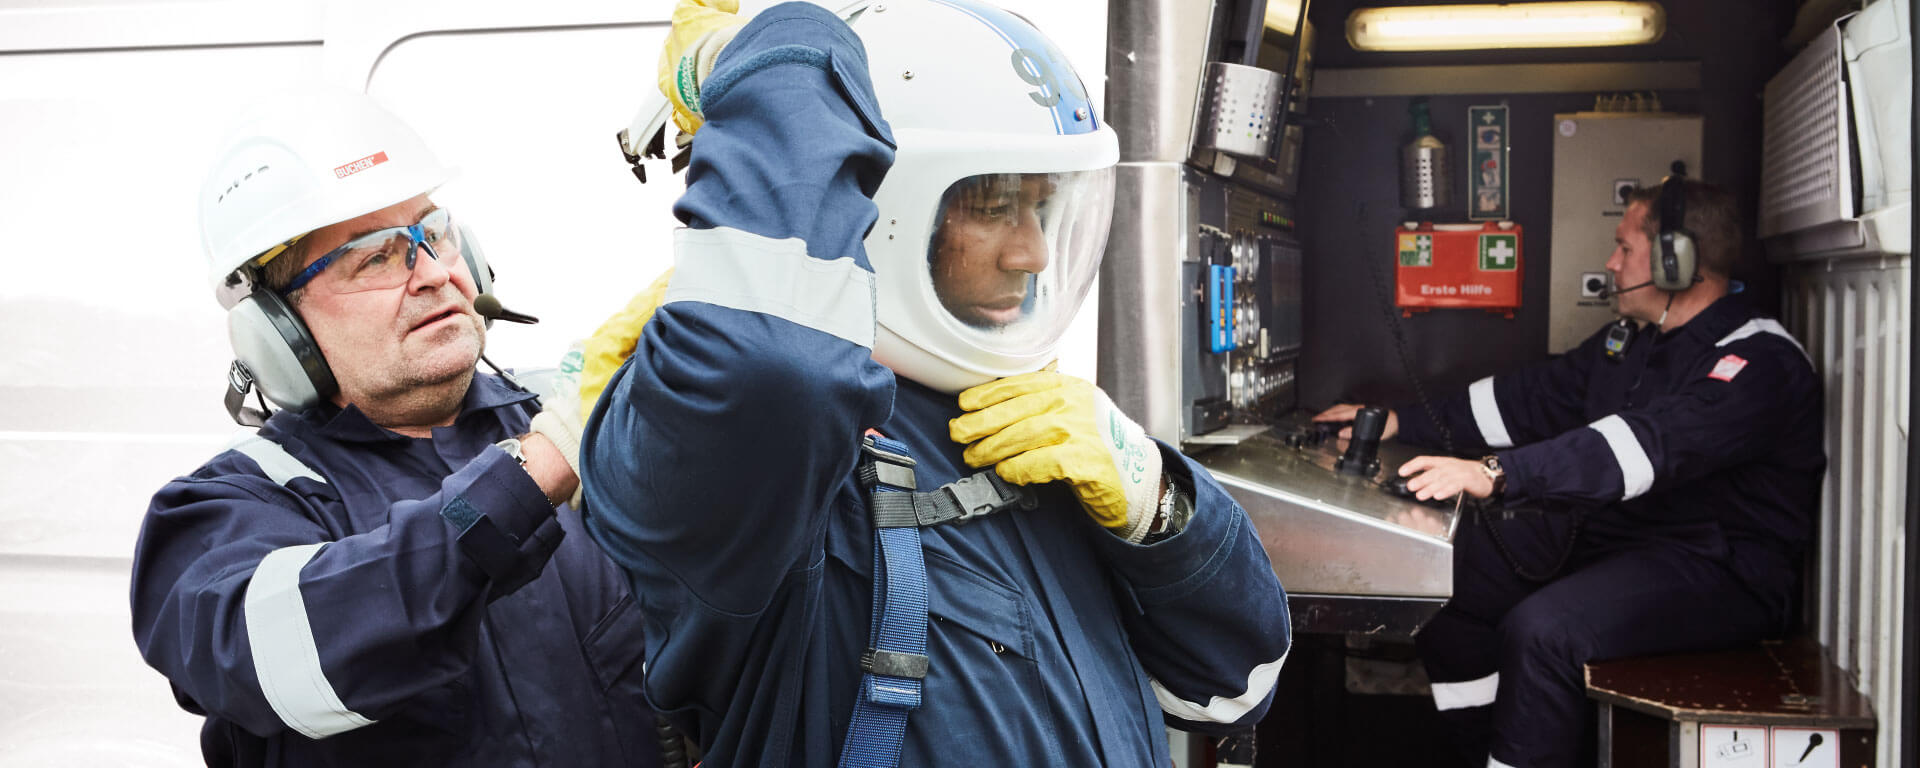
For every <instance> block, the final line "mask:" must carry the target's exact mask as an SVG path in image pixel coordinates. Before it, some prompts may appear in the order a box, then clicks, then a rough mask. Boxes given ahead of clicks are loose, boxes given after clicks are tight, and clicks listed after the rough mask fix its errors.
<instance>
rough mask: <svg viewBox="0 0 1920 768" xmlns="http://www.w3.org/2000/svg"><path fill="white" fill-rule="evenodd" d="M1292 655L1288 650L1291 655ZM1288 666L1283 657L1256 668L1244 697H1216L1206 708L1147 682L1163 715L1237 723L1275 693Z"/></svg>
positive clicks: (1197, 720) (1155, 683)
mask: <svg viewBox="0 0 1920 768" xmlns="http://www.w3.org/2000/svg"><path fill="white" fill-rule="evenodd" d="M1291 652H1292V651H1291V649H1289V651H1288V653H1291ZM1286 663H1287V654H1286V653H1282V654H1280V658H1277V659H1274V660H1273V661H1269V662H1267V663H1265V664H1261V665H1260V666H1257V667H1254V668H1253V671H1252V672H1250V673H1248V674H1247V690H1246V692H1245V693H1242V694H1240V695H1238V696H1235V697H1233V698H1227V697H1225V696H1215V697H1213V698H1211V699H1208V700H1207V703H1206V704H1198V703H1195V702H1191V701H1187V700H1186V699H1182V698H1180V697H1179V696H1175V695H1174V694H1173V692H1172V691H1169V690H1167V689H1166V687H1165V686H1163V685H1161V684H1160V681H1158V680H1155V679H1153V678H1152V677H1148V678H1147V682H1148V683H1151V684H1152V685H1153V697H1154V698H1155V699H1157V700H1159V702H1160V711H1162V712H1165V713H1167V714H1169V715H1173V716H1174V717H1178V718H1180V719H1182V720H1192V721H1194V722H1197V723H1237V722H1239V721H1240V718H1242V717H1246V716H1247V713H1248V712H1252V711H1253V708H1254V707H1256V706H1259V704H1260V702H1262V701H1265V700H1266V698H1267V694H1268V693H1271V692H1272V691H1273V685H1274V683H1275V682H1278V681H1279V679H1280V667H1282V666H1283V665H1285V664H1286Z"/></svg>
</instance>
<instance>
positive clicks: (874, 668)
mask: <svg viewBox="0 0 1920 768" xmlns="http://www.w3.org/2000/svg"><path fill="white" fill-rule="evenodd" d="M930 665H931V662H930V661H929V660H928V659H927V657H926V656H925V655H924V654H918V653H900V652H899V651H882V650H879V649H877V648H868V649H867V652H866V653H863V654H860V668H861V669H863V670H866V671H868V672H872V673H874V674H876V675H885V676H887V677H902V678H911V679H914V680H923V679H925V678H926V676H927V668H928V667H929V666H930Z"/></svg>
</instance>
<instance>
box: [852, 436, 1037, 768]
mask: <svg viewBox="0 0 1920 768" xmlns="http://www.w3.org/2000/svg"><path fill="white" fill-rule="evenodd" d="M860 451H861V455H860V467H859V470H858V471H859V476H860V483H861V485H862V486H863V487H864V488H866V489H867V510H868V514H869V515H870V516H871V518H872V522H873V562H874V568H873V619H872V621H871V622H869V624H868V626H867V650H866V652H865V653H862V654H861V656H860V669H861V675H860V691H859V693H858V694H857V695H856V696H855V697H854V704H853V718H852V720H851V721H849V722H848V724H847V740H846V743H845V746H844V747H843V748H842V749H841V750H840V765H841V766H842V768H894V766H897V765H899V764H900V745H901V742H903V741H904V740H905V739H906V735H907V713H909V712H912V711H913V710H914V709H916V708H918V707H919V706H920V691H921V686H922V685H923V684H924V683H925V681H926V677H927V671H928V669H929V668H931V662H930V660H929V659H928V658H927V594H928V592H927V566H926V560H925V559H924V558H923V556H922V554H921V551H920V528H921V527H922V526H928V525H939V524H942V523H965V522H967V521H969V520H972V519H973V518H976V517H980V516H982V515H989V514H993V513H995V512H1000V511H1002V510H1006V509H1011V508H1014V507H1020V508H1023V509H1033V508H1034V507H1035V506H1037V504H1038V499H1037V498H1036V497H1035V496H1034V495H1033V492H1032V491H1029V490H1028V489H1026V488H1022V487H1019V486H1016V485H1010V484H1008V483H1007V482H1006V481H1004V480H1001V479H1000V477H999V476H998V475H996V474H994V472H993V471H992V470H990V469H989V470H986V471H983V472H981V473H978V474H975V475H971V476H969V477H965V478H962V479H960V480H956V481H954V482H951V483H948V484H946V485H943V486H941V487H940V488H938V489H936V490H934V491H931V492H927V493H918V492H916V491H915V488H916V487H917V486H916V485H915V484H914V477H913V466H914V462H913V458H912V457H911V456H910V455H909V454H908V452H907V446H906V445H904V444H902V443H900V442H898V441H895V440H891V439H888V438H886V437H883V436H880V435H875V434H870V435H868V436H867V437H866V438H865V439H864V440H863V441H862V442H861V446H860Z"/></svg>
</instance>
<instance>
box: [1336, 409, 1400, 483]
mask: <svg viewBox="0 0 1920 768" xmlns="http://www.w3.org/2000/svg"><path fill="white" fill-rule="evenodd" d="M1386 431H1387V409H1385V408H1381V407H1379V406H1368V407H1366V408H1362V409H1360V412H1359V413H1356V414H1354V416H1353V439H1351V440H1349V441H1348V442H1347V452H1346V453H1344V454H1341V456H1340V460H1339V461H1336V462H1334V464H1333V468H1334V469H1335V470H1338V471H1339V472H1340V474H1343V475H1365V476H1368V477H1371V476H1372V475H1373V474H1374V473H1376V472H1379V471H1380V457H1379V452H1380V436H1381V435H1382V434H1385V433H1386Z"/></svg>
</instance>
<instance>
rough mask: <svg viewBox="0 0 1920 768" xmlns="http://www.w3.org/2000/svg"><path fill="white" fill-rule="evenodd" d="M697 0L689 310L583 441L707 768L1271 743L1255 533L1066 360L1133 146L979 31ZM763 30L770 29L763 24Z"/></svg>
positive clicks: (1283, 628) (1062, 760) (601, 509)
mask: <svg viewBox="0 0 1920 768" xmlns="http://www.w3.org/2000/svg"><path fill="white" fill-rule="evenodd" d="M735 10H736V7H735V6H734V4H733V3H732V2H729V1H728V0H718V1H716V2H699V1H697V0H685V1H684V2H682V3H681V5H680V6H679V8H678V9H677V10H676V12H675V25H674V30H673V32H672V34H671V35H670V37H669V42H668V49H667V51H666V53H665V54H664V56H663V64H664V66H663V70H662V77H661V80H662V85H663V87H664V90H665V91H666V93H667V94H668V95H669V97H670V98H671V99H672V100H673V101H674V103H675V105H676V110H677V112H676V114H675V119H676V122H677V123H678V124H679V125H680V126H681V129H682V131H683V132H688V133H693V132H696V131H697V134H696V136H695V138H694V139H693V142H692V149H691V161H690V165H689V166H688V168H687V176H686V183H687V191H686V194H685V196H683V197H682V198H681V199H680V200H679V202H678V203H677V204H676V206H675V213H676V214H677V215H678V217H679V218H680V220H681V221H682V222H684V223H685V224H686V225H687V228H686V229H683V230H680V231H679V232H678V233H676V236H675V245H676V262H675V268H674V276H673V278H672V282H671V284H670V285H669V287H668V289H667V292H666V297H665V303H664V304H662V305H661V307H660V308H659V311H658V312H657V313H656V314H655V315H654V317H653V320H652V321H651V322H650V323H649V324H648V325H647V326H646V327H645V330H644V332H643V334H642V336H641V338H640V341H639V345H638V348H637V349H636V350H635V351H634V353H633V356H632V358H631V360H630V361H629V362H628V364H627V365H626V367H625V368H623V369H622V370H621V371H620V372H619V374H618V375H616V376H615V377H614V378H613V380H612V381H611V382H610V383H609V385H608V386H607V389H606V395H605V396H603V397H601V398H599V399H598V405H597V406H596V408H595V410H594V412H593V415H592V417H591V418H590V419H589V421H588V424H587V432H586V434H585V438H584V440H583V442H582V454H581V467H582V477H583V480H584V482H585V487H586V510H587V526H588V530H589V531H590V532H591V533H592V534H593V535H594V537H595V539H596V540H597V541H599V542H600V544H601V545H602V546H603V547H604V548H605V549H606V550H607V552H608V553H609V554H610V555H611V556H612V557H613V559H614V560H615V562H618V563H619V564H621V565H622V566H623V567H625V568H626V569H627V570H628V572H629V574H630V575H631V576H632V579H633V584H634V589H635V595H636V596H637V597H638V599H639V600H640V602H641V605H642V609H643V610H642V613H643V614H644V615H645V616H646V617H647V621H648V631H647V633H646V634H647V639H646V642H647V645H648V648H647V663H648V679H647V682H646V683H645V685H646V689H647V694H648V699H649V701H650V702H651V703H652V704H653V706H654V708H655V709H656V710H657V711H659V712H661V713H663V715H664V716H665V717H667V718H669V719H670V720H672V721H674V722H675V724H676V725H678V726H680V727H681V729H682V730H683V731H685V732H687V733H689V734H690V735H691V736H693V738H694V739H695V740H696V741H698V742H700V745H701V746H702V748H703V749H705V750H706V751H705V765H708V766H760V765H766V766H829V765H834V764H840V765H860V766H883V765H910V766H930V765H955V766H958V765H967V766H974V765H995V766H1043V765H1044V766H1096V765H1107V766H1158V765H1165V764H1166V761H1167V759H1168V749H1167V739H1166V735H1165V730H1164V724H1172V725H1174V726H1176V727H1180V728H1184V729H1188V730H1198V731H1213V732H1220V731H1227V730H1234V729H1243V728H1247V727H1250V726H1251V725H1252V724H1253V723H1254V722H1256V721H1258V720H1259V719H1260V718H1261V716H1262V715H1263V714H1264V713H1265V712H1266V709H1267V706H1268V704H1269V702H1270V701H1271V699H1272V695H1273V689H1274V683H1275V679H1276V677H1277V676H1278V674H1279V671H1280V667H1281V664H1282V662H1283V661H1284V659H1285V656H1286V652H1287V649H1288V647H1289V641H1290V638H1289V627H1288V623H1287V611H1286V596H1285V593H1284V592H1283V591H1282V590H1281V587H1280V584H1279V582H1278V581H1277V580H1276V579H1275V577H1274V574H1273V570H1272V565H1271V563H1270V562H1269V561H1268V560H1267V557H1266V554H1265V552H1264V551H1263V550H1262V548H1261V547H1260V543H1259V541H1258V539H1257V536H1256V534H1255V532H1254V530H1253V526H1252V525H1251V523H1250V522H1249V521H1248V519H1247V516H1246V513H1245V512H1244V511H1243V510H1241V509H1240V508H1239V506H1237V505H1236V504H1234V502H1233V501H1232V500H1231V499H1230V498H1228V496H1227V494H1226V493H1225V492H1224V491H1223V490H1222V489H1221V487H1220V486H1219V485H1218V484H1217V483H1215V482H1214V480H1213V479H1212V478H1211V477H1209V476H1208V475H1207V473H1206V471H1205V470H1203V469H1201V468H1200V467H1199V466H1198V465H1195V464H1193V463H1192V462H1190V461H1188V460H1187V459H1185V458H1184V457H1182V456H1181V455H1180V454H1179V453H1178V452H1177V451H1175V450H1173V449H1172V448H1171V447H1169V446H1166V445H1164V444H1160V443H1156V442H1154V441H1152V440H1150V439H1148V438H1147V437H1146V435H1145V434H1144V433H1143V431H1142V430H1141V429H1140V428H1139V427H1138V426H1136V425H1134V424H1133V423H1132V422H1131V421H1129V420H1128V419H1127V418H1126V417H1125V416H1124V415H1123V414H1121V413H1120V412H1119V411H1118V410H1117V409H1115V408H1114V407H1113V405H1112V404H1111V402H1109V400H1108V399H1107V397H1106V396H1105V395H1104V394H1103V393H1101V392H1100V391H1099V389H1097V388H1095V387H1094V386H1093V385H1092V384H1090V383H1088V382H1085V381H1082V380H1079V379H1075V378H1073V377H1069V376H1064V375H1061V374H1058V373H1056V372H1054V371H1053V370H1052V365H1051V363H1052V362H1053V361H1054V360H1055V359H1056V357H1057V355H1058V349H1057V348H1058V345H1059V342H1060V338H1061V334H1062V333H1063V331H1064V329H1065V327H1066V325H1067V322H1068V321H1069V320H1070V319H1071V318H1072V317H1073V315H1074V314H1075V312H1076V310H1077V309H1078V307H1079V305H1080V303H1081V300H1082V299H1083V298H1084V297H1085V295H1086V293H1087V290H1088V287H1089V285H1090V282H1091V280H1092V278H1093V275H1094V273H1095V272H1096V271H1097V266H1098V262H1099V258H1100V256H1101V253H1102V250H1103V248H1104V246H1105V242H1106V235H1107V227H1108V223H1109V220H1110V217H1111V215H1112V206H1113V165H1114V163H1115V162H1116V160H1117V157H1118V154H1119V151H1118V142H1117V140H1116V138H1115V137H1114V134H1113V131H1112V129H1111V128H1109V127H1108V126H1106V124H1105V123H1104V122H1103V121H1102V119H1101V117H1100V116H1099V115H1096V114H1095V111H1094V108H1093V105H1092V104H1091V103H1089V101H1088V99H1087V96H1086V92H1085V89H1084V87H1083V86H1082V84H1081V82H1080V80H1079V77H1078V76H1077V75H1076V74H1075V73H1074V70H1073V67H1072V66H1071V64H1070V63H1069V62H1068V61H1067V60H1066V58H1065V57H1064V56H1062V55H1061V54H1060V53H1059V52H1058V51H1057V50H1056V49H1055V47H1054V46H1053V45H1052V44H1051V43H1050V42H1048V41H1047V39H1046V38H1045V37H1043V36H1042V35H1041V34H1040V33H1039V31H1038V30H1035V29H1034V28H1033V27H1032V26H1031V25H1030V24H1028V23H1026V22H1025V21H1023V20H1021V19H1020V18H1018V17H1016V16H1014V15H1012V14H1010V13H1007V12H1005V11H1003V10H1000V9H998V8H994V7H991V6H988V5H984V4H981V3H977V2H973V0H885V2H874V3H871V4H867V5H863V6H858V7H855V8H851V9H849V10H848V15H849V21H844V22H843V20H842V19H841V18H839V17H838V16H836V15H835V14H833V13H830V12H828V11H825V10H823V9H821V8H820V7H818V6H813V5H807V4H801V3H790V4H785V5H778V6H774V7H772V8H770V9H767V10H765V11H763V12H761V13H760V14H758V15H757V16H755V17H754V18H753V19H752V20H750V21H749V20H746V19H744V18H740V17H737V16H736V15H735V14H734V11H735ZM743 22H744V23H743Z"/></svg>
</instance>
